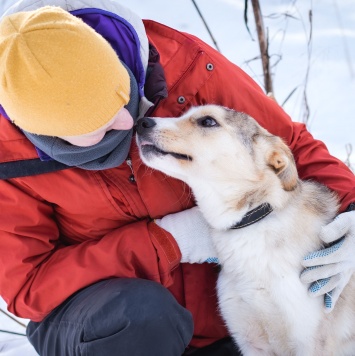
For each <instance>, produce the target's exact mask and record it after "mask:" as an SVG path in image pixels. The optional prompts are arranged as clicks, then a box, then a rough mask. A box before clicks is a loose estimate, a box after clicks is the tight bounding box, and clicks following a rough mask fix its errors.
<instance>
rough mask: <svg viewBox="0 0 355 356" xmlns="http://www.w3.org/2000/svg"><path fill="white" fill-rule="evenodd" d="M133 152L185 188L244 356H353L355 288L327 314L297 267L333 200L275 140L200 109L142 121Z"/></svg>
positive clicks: (252, 124)
mask: <svg viewBox="0 0 355 356" xmlns="http://www.w3.org/2000/svg"><path fill="white" fill-rule="evenodd" d="M137 144H138V147H139V151H140V155H141V158H142V161H143V162H144V163H145V164H146V165H147V166H149V167H151V168H154V169H157V170H160V171H162V172H164V173H165V174H167V175H170V176H172V177H174V178H177V179H180V180H182V181H184V182H185V183H186V184H188V185H189V186H190V187H191V188H192V192H193V194H194V197H195V199H196V203H197V205H198V206H199V209H200V210H201V212H202V214H203V215H204V217H205V218H206V220H207V222H208V223H209V225H210V226H211V228H212V240H213V244H214V246H215V249H216V253H217V257H218V260H219V263H220V265H221V272H220V274H219V277H218V282H217V295H218V303H219V308H220V312H221V315H222V317H223V319H224V321H225V323H226V326H227V328H228V329H229V332H230V334H231V336H232V337H233V338H234V340H235V342H236V344H237V345H238V347H239V348H240V350H241V352H242V353H243V355H282V356H285V355H299V356H309V355H312V356H313V355H317V356H318V355H319V356H320V355H322V356H329V355H336V356H339V355H355V312H354V311H355V282H354V278H352V279H351V280H350V282H349V283H348V285H347V287H346V288H345V289H344V291H343V293H342V295H341V298H339V300H338V303H337V305H336V306H335V308H334V310H333V311H332V312H331V313H328V314H327V313H325V312H324V306H323V303H324V300H323V298H322V297H317V298H314V297H313V298H312V297H310V296H309V294H308V290H307V286H306V285H304V284H302V283H301V282H300V274H301V272H302V270H303V268H302V266H301V260H302V259H303V258H304V256H306V255H307V254H308V253H310V252H313V251H316V250H319V249H321V248H322V247H323V246H322V244H321V242H320V239H319V237H318V234H319V232H320V229H321V227H322V226H324V225H326V224H327V223H329V222H330V221H332V219H333V218H334V217H335V215H336V214H337V211H338V206H339V205H338V200H337V197H336V195H335V194H334V193H332V192H330V190H328V189H327V188H326V187H324V186H323V185H321V184H319V183H316V182H311V181H301V180H300V179H299V178H298V173H297V169H296V165H295V161H294V158H293V155H292V153H291V151H290V149H289V148H288V146H287V145H286V144H285V143H284V142H283V140H282V139H281V138H280V137H277V136H273V135H271V134H270V133H269V132H268V131H267V130H265V129H264V128H262V127H261V126H260V125H259V124H258V123H257V122H256V120H254V119H253V118H251V117H250V116H248V115H246V114H244V113H241V112H236V111H234V110H231V109H228V108H225V107H221V106H217V105H206V106H199V107H194V108H192V109H190V110H189V111H188V112H187V113H185V114H184V115H182V116H181V117H178V118H164V119H163V118H143V119H141V120H140V121H139V122H138V126H137Z"/></svg>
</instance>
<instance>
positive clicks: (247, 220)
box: [231, 203, 272, 229]
mask: <svg viewBox="0 0 355 356" xmlns="http://www.w3.org/2000/svg"><path fill="white" fill-rule="evenodd" d="M271 212H272V207H271V205H270V204H269V203H264V204H261V205H259V206H258V207H256V208H255V209H253V210H250V211H248V212H247V213H246V214H245V215H244V216H243V219H242V220H240V221H239V223H237V224H235V225H233V226H232V227H231V229H241V228H242V227H245V226H249V225H252V224H254V223H256V222H257V221H259V220H261V219H263V218H264V217H265V216H267V215H269V214H270V213H271Z"/></svg>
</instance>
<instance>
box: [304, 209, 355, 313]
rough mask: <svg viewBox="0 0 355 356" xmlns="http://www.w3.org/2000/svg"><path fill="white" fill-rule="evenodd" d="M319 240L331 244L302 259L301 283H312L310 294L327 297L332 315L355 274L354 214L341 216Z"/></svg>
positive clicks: (352, 212) (323, 231)
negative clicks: (303, 268) (354, 273)
mask: <svg viewBox="0 0 355 356" xmlns="http://www.w3.org/2000/svg"><path fill="white" fill-rule="evenodd" d="M319 237H320V238H321V240H322V241H324V242H325V243H327V244H329V243H331V245H330V246H329V247H327V248H325V249H323V250H319V251H316V252H313V253H310V254H309V255H307V256H306V257H305V258H304V259H303V261H302V265H303V266H304V267H306V269H305V270H304V271H303V272H302V274H301V281H302V282H304V283H312V284H311V286H310V288H309V294H310V295H312V296H314V297H317V296H320V295H324V306H325V311H326V312H331V311H332V310H333V309H334V306H335V304H336V302H337V300H338V298H339V296H340V294H341V292H342V291H343V289H344V287H345V286H346V285H347V283H348V282H349V280H350V278H351V276H352V274H353V272H354V271H355V211H350V212H347V213H343V214H340V215H338V216H337V217H336V218H335V220H333V221H332V222H331V223H330V224H328V225H326V226H324V227H323V228H322V230H321V233H320V236H319Z"/></svg>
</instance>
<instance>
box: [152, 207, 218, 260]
mask: <svg viewBox="0 0 355 356" xmlns="http://www.w3.org/2000/svg"><path fill="white" fill-rule="evenodd" d="M155 223H156V224H157V225H159V226H160V227H161V228H163V229H164V230H166V231H168V232H170V234H171V235H173V236H174V238H175V240H176V242H177V244H178V246H179V248H180V251H181V255H182V257H181V262H182V263H204V262H208V263H218V259H217V257H216V252H215V249H214V247H213V244H212V239H211V233H210V227H209V226H208V224H207V222H206V220H205V218H204V217H203V216H202V214H201V212H200V210H199V209H198V207H194V208H191V209H187V210H184V211H181V212H179V213H175V214H170V215H166V216H164V217H163V218H162V219H156V220H155Z"/></svg>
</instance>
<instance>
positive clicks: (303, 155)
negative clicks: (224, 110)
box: [192, 36, 355, 211]
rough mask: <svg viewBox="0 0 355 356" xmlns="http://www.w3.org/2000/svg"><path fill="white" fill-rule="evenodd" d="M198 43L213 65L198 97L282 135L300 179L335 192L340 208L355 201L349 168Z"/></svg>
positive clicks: (251, 82)
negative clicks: (245, 116) (210, 74)
mask: <svg viewBox="0 0 355 356" xmlns="http://www.w3.org/2000/svg"><path fill="white" fill-rule="evenodd" d="M192 37H193V36H192ZM194 39H195V40H197V41H199V40H198V39H196V38H194ZM200 45H201V47H202V49H203V50H204V51H203V53H204V55H206V56H209V57H210V60H211V62H212V63H213V67H214V73H213V74H212V76H211V78H210V80H209V81H208V82H207V83H206V84H205V86H204V87H203V88H201V90H200V93H199V95H200V96H201V98H209V99H208V100H209V102H212V103H215V104H219V105H223V106H226V107H229V108H233V109H235V110H238V111H242V112H245V113H247V114H248V115H250V116H252V117H254V119H256V120H257V121H258V122H259V124H261V125H262V126H263V127H264V128H266V129H267V130H268V131H269V132H270V133H272V134H274V135H277V136H280V137H282V138H283V139H284V140H285V142H286V143H287V144H288V145H289V147H290V148H291V150H292V152H293V155H294V157H295V161H296V164H297V169H298V173H299V176H300V178H301V179H304V180H307V179H310V180H316V181H318V182H320V183H322V184H324V185H326V186H328V187H329V188H330V189H331V190H334V191H336V192H337V193H338V195H339V198H340V201H341V209H340V210H341V211H344V210H346V209H347V207H348V206H349V205H350V204H351V203H352V202H355V176H354V174H353V173H352V172H351V171H350V169H349V168H348V167H347V166H346V165H345V164H344V163H342V162H341V161H340V160H338V159H337V158H335V157H333V156H331V155H330V153H329V152H328V150H327V148H326V146H325V145H324V143H323V142H321V141H319V140H316V139H314V138H313V137H312V135H311V134H310V133H309V132H308V131H307V128H306V126H305V125H304V124H302V123H298V122H293V121H292V120H291V119H290V117H289V116H288V115H287V114H286V113H285V111H284V110H283V109H282V108H281V107H280V106H279V105H278V104H277V103H276V102H275V101H274V100H273V99H270V98H269V97H268V96H266V95H265V94H264V92H263V91H262V90H261V88H260V87H259V86H258V85H257V84H256V83H255V82H254V80H253V79H252V78H250V77H249V76H248V75H247V74H246V73H245V72H243V71H242V70H241V69H240V68H239V67H237V66H236V65H234V64H232V63H231V62H229V61H228V60H227V59H226V58H225V57H223V56H221V55H220V54H219V53H217V52H216V51H215V50H213V49H212V48H210V47H209V46H208V45H206V44H204V43H202V42H200ZM200 100H201V101H202V103H203V102H204V101H205V99H200Z"/></svg>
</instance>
